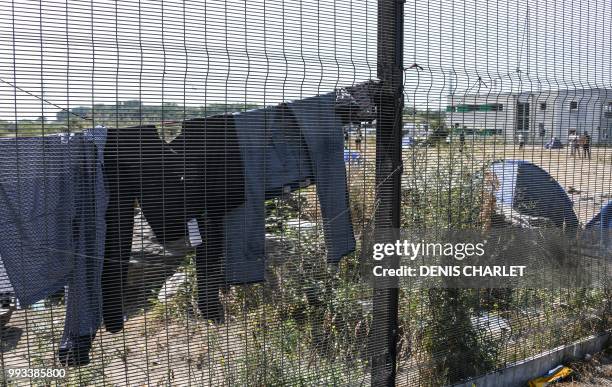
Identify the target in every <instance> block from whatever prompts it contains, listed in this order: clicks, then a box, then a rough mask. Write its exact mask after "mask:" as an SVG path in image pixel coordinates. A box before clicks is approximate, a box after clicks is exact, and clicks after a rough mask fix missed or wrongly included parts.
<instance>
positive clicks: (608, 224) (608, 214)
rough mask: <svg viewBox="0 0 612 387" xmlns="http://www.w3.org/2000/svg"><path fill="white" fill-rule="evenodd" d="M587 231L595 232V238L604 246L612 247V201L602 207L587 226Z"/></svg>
mask: <svg viewBox="0 0 612 387" xmlns="http://www.w3.org/2000/svg"><path fill="white" fill-rule="evenodd" d="M585 229H586V230H587V231H591V232H594V233H595V234H594V238H595V240H596V241H599V242H600V243H601V244H602V245H603V246H607V247H608V248H612V201H610V202H608V204H606V205H605V206H603V207H602V209H601V211H599V213H598V214H597V215H595V216H594V217H593V219H591V220H590V221H589V223H587V225H586V226H585Z"/></svg>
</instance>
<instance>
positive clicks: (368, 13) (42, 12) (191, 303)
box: [0, 0, 377, 385]
mask: <svg viewBox="0 0 612 387" xmlns="http://www.w3.org/2000/svg"><path fill="white" fill-rule="evenodd" d="M0 8H1V12H0V14H1V15H2V16H1V18H2V19H1V20H2V22H1V28H2V31H1V32H0V39H1V40H2V43H1V45H0V46H1V47H2V48H1V49H0V50H1V51H0V52H1V53H0V55H1V56H2V62H1V63H2V64H1V65H0V73H1V74H0V78H1V80H2V86H1V89H0V90H1V91H0V92H1V101H2V102H0V114H1V115H2V117H1V121H0V132H1V133H2V139H0V147H2V152H1V153H2V157H1V161H0V163H2V167H1V168H0V169H1V170H2V172H1V174H2V177H1V181H0V186H1V187H2V194H1V196H2V198H1V199H0V201H2V204H1V208H2V210H1V211H2V217H3V219H2V221H1V222H2V225H3V226H2V227H3V232H2V234H3V235H2V242H1V243H0V244H1V245H2V248H1V253H0V256H1V257H2V263H3V265H2V268H3V274H2V281H3V282H2V284H3V289H2V297H3V299H2V302H3V305H2V306H3V308H4V309H2V310H3V316H4V311H5V310H6V311H7V312H6V313H7V318H6V321H5V320H3V322H2V329H1V334H2V336H1V341H2V350H1V352H0V353H1V356H0V360H1V363H2V364H1V365H2V369H3V370H4V371H5V372H4V373H3V374H4V376H3V377H5V378H6V379H4V380H5V381H6V382H7V383H8V382H10V383H23V384H38V383H51V384H56V385H165V384H171V385H330V384H332V385H347V384H366V383H369V379H370V377H369V366H368V355H367V337H368V334H369V327H370V325H371V308H372V307H371V297H372V292H371V289H370V288H369V286H368V285H367V284H364V283H363V282H362V281H361V280H360V278H359V275H358V271H357V260H356V258H355V257H356V255H355V253H354V251H355V249H356V245H358V243H357V242H356V240H359V235H360V234H361V233H362V232H363V230H364V229H365V228H366V227H368V226H369V225H370V224H371V218H372V214H373V211H374V210H373V209H374V207H375V205H374V192H375V181H374V171H375V149H376V147H375V142H376V139H375V136H374V130H375V129H374V126H373V125H372V121H373V119H374V116H373V114H374V113H375V111H376V108H375V95H376V94H375V93H374V90H375V88H373V87H371V86H372V85H374V84H373V83H368V82H369V81H371V80H375V78H376V31H377V20H376V12H377V11H376V10H377V3H376V2H374V1H366V2H359V3H354V2H351V1H336V2H333V3H331V2H319V1H309V0H306V1H275V2H272V1H258V2H240V3H231V2H222V1H221V2H220V1H214V2H200V1H186V0H185V1H172V0H169V1H168V0H165V1H138V2H115V1H98V0H95V1H76V0H75V1H34V2H32V1H12V2H8V3H6V2H5V3H3V4H2V5H0ZM370 89H372V90H370ZM5 285H6V286H5ZM9 317H10V318H9ZM49 372H50V374H48V373H49Z"/></svg>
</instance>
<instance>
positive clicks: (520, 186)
mask: <svg viewBox="0 0 612 387" xmlns="http://www.w3.org/2000/svg"><path fill="white" fill-rule="evenodd" d="M491 170H492V172H493V173H494V174H495V176H496V178H497V180H498V182H499V187H498V189H497V190H496V192H495V196H496V199H497V202H498V203H499V204H501V205H504V206H506V207H510V208H512V211H516V212H518V213H519V214H522V215H528V216H531V217H538V218H545V219H547V220H548V221H550V223H551V224H552V225H554V226H556V227H565V228H566V229H568V230H576V229H577V227H578V218H577V217H576V213H575V212H574V209H573V204H572V201H571V200H570V198H569V197H568V196H567V194H566V193H565V191H564V190H563V188H562V187H561V185H559V183H557V181H556V180H555V179H554V178H553V177H552V176H550V174H548V172H546V171H545V170H543V169H542V168H540V167H538V166H537V165H535V164H532V163H530V162H528V161H524V160H505V161H498V162H495V163H493V165H492V166H491Z"/></svg>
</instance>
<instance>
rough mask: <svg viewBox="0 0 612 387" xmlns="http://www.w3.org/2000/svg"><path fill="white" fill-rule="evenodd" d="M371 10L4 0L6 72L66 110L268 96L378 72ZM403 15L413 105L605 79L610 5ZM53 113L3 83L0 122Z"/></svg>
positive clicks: (296, 0) (425, 5)
mask: <svg viewBox="0 0 612 387" xmlns="http://www.w3.org/2000/svg"><path fill="white" fill-rule="evenodd" d="M376 4H377V2H376V1H375V0H363V1H360V0H334V1H330V0H325V1H323V0H321V1H316V0H285V1H281V0H273V1H261V0H248V1H238V2H223V1H201V0H197V1H177V0H172V1H168V0H165V1H151V0H140V1H133V0H131V1H128V0H125V1H111V0H65V1H56V0H43V1H40V0H14V1H13V2H10V1H4V2H1V3H0V78H1V79H3V80H5V81H8V82H10V83H13V84H17V85H18V86H19V87H21V88H23V89H25V90H27V91H29V92H31V93H33V94H36V95H38V96H41V95H44V97H45V98H46V99H48V100H50V101H52V102H53V103H55V104H57V105H60V106H63V107H67V108H68V107H74V106H78V105H91V104H92V103H109V104H110V103H115V101H118V100H119V101H122V100H127V99H141V100H143V101H144V102H145V103H147V104H159V103H161V102H162V101H165V102H177V103H179V104H182V103H186V104H189V105H201V104H205V103H209V102H223V101H229V102H243V101H244V102H254V103H260V104H274V103H277V102H280V101H282V100H289V99H294V98H300V97H304V96H308V95H313V94H316V93H318V92H325V91H328V90H331V89H333V88H334V87H336V86H340V85H350V84H352V83H355V82H359V81H363V80H366V79H370V78H375V76H376V27H377V20H376V14H377V13H376ZM405 11H406V14H405V64H406V66H410V65H411V64H412V63H414V62H416V63H418V64H419V65H421V66H423V68H424V71H422V72H417V71H416V70H406V78H405V87H406V94H407V98H408V104H411V105H412V104H415V105H417V106H418V107H425V106H429V107H431V108H439V107H443V106H444V105H445V102H444V99H445V95H446V94H447V93H448V92H449V91H450V87H451V86H454V88H455V92H456V93H465V92H476V91H477V89H478V87H477V84H478V82H477V79H478V76H481V77H482V79H483V81H484V85H486V86H483V84H481V89H480V92H489V93H494V92H498V91H499V90H501V89H506V90H508V89H510V88H512V89H515V90H517V89H519V88H522V89H523V90H529V89H532V90H538V88H539V87H542V88H544V89H555V88H556V89H558V88H582V87H605V86H609V85H610V79H611V63H612V56H611V54H610V52H611V50H610V48H611V44H612V27H611V25H612V20H611V13H612V9H611V4H610V2H609V1H586V0H573V1H570V0H556V1H553V0H540V1H528V2H527V1H521V2H518V3H515V2H507V1H506V2H499V1H489V2H486V1H422V0H416V1H414V0H411V1H410V0H409V1H407V2H406V4H405ZM41 15H42V16H41ZM517 68H518V69H520V73H518V72H517V71H516V70H517ZM508 74H510V75H508ZM493 79H496V81H495V82H493ZM494 83H495V85H496V87H497V88H496V89H493V84H494ZM540 85H541V86H540ZM57 111H58V109H57V108H56V107H54V106H51V105H48V104H43V103H41V102H40V101H39V100H37V99H36V98H33V97H30V96H28V95H27V94H25V93H23V92H21V91H17V93H16V96H15V90H14V89H13V88H12V87H10V86H9V85H6V84H4V83H0V118H2V119H9V120H14V119H15V118H18V119H21V118H31V117H37V116H40V115H43V114H44V115H46V116H54V114H55V113H56V112H57Z"/></svg>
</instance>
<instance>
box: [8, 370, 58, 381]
mask: <svg viewBox="0 0 612 387" xmlns="http://www.w3.org/2000/svg"><path fill="white" fill-rule="evenodd" d="M6 376H8V377H9V378H15V379H18V378H33V379H58V378H64V377H66V370H65V369H64V368H7V369H6Z"/></svg>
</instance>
